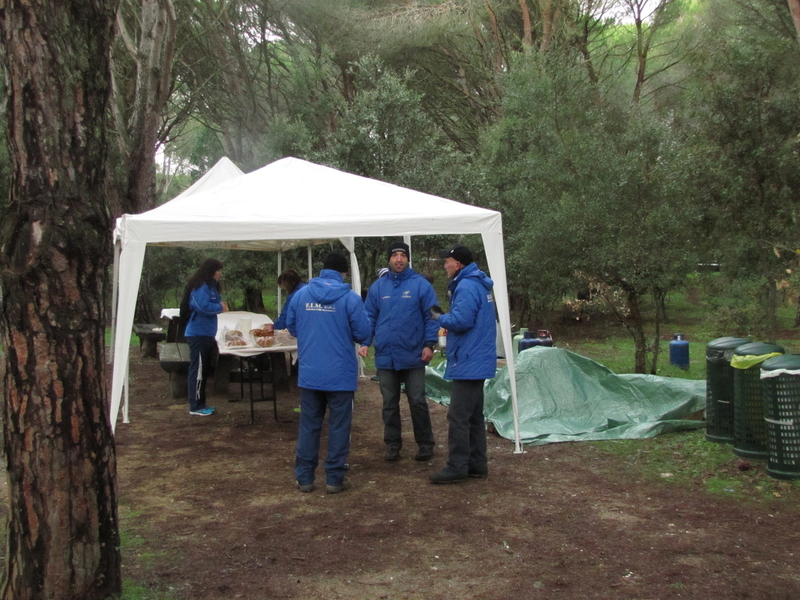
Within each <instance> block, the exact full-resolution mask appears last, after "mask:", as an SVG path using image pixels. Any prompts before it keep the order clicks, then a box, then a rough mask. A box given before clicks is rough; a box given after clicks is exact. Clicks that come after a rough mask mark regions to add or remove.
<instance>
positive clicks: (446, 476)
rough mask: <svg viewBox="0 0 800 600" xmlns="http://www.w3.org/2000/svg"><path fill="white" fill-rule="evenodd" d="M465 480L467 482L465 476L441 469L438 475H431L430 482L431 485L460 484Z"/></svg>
mask: <svg viewBox="0 0 800 600" xmlns="http://www.w3.org/2000/svg"><path fill="white" fill-rule="evenodd" d="M466 480H467V475H461V474H459V473H454V472H453V471H450V470H449V469H442V470H441V471H439V472H438V473H434V474H433V475H431V481H432V482H433V483H460V482H462V481H466Z"/></svg>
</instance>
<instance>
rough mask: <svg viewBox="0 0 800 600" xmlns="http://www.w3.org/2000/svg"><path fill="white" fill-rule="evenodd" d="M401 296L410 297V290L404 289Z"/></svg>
mask: <svg viewBox="0 0 800 600" xmlns="http://www.w3.org/2000/svg"><path fill="white" fill-rule="evenodd" d="M400 297H401V298H409V299H410V298H411V290H406V291H404V292H403V295H402V296H400Z"/></svg>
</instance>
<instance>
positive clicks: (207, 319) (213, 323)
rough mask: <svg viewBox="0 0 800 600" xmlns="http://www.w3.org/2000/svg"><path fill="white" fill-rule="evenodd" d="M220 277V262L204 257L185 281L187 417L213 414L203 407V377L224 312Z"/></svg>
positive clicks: (212, 353) (206, 372) (204, 402)
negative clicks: (188, 312) (187, 362)
mask: <svg viewBox="0 0 800 600" xmlns="http://www.w3.org/2000/svg"><path fill="white" fill-rule="evenodd" d="M220 277H222V262H220V261H218V260H217V259H215V258H207V259H206V260H205V261H204V262H203V264H202V265H200V268H199V269H197V272H196V273H195V274H194V275H192V277H191V278H190V279H189V283H187V284H186V289H185V290H184V298H186V299H187V300H188V304H189V308H190V309H191V316H190V317H189V322H188V324H187V325H186V333H185V336H186V343H187V344H189V375H188V391H189V414H190V415H198V416H208V415H213V414H214V407H213V406H206V376H207V374H208V371H209V369H210V368H211V361H212V359H213V356H214V350H215V348H216V343H217V339H216V335H217V315H218V314H219V313H221V312H225V311H227V310H228V305H227V304H226V303H224V302H223V301H222V296H221V293H220V285H219V279H220Z"/></svg>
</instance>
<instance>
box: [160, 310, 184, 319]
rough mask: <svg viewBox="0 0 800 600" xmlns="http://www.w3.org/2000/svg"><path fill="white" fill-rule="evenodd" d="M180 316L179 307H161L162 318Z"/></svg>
mask: <svg viewBox="0 0 800 600" xmlns="http://www.w3.org/2000/svg"><path fill="white" fill-rule="evenodd" d="M180 316H181V309H180V308H162V309H161V318H162V319H174V318H175V317H180Z"/></svg>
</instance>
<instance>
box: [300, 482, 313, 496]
mask: <svg viewBox="0 0 800 600" xmlns="http://www.w3.org/2000/svg"><path fill="white" fill-rule="evenodd" d="M297 489H298V490H300V491H301V492H303V493H304V494H308V493H309V492H313V491H314V484H313V483H306V484H302V483H300V482H299V481H298V482H297Z"/></svg>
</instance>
